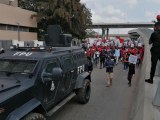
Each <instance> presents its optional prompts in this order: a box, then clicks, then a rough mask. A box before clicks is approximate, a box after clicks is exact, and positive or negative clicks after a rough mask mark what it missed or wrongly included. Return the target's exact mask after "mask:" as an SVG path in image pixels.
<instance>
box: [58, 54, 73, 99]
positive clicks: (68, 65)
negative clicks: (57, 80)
mask: <svg viewBox="0 0 160 120" xmlns="http://www.w3.org/2000/svg"><path fill="white" fill-rule="evenodd" d="M61 60H62V61H63V62H62V69H63V78H62V79H63V80H62V83H61V92H62V94H64V96H65V95H66V94H68V93H69V92H70V91H71V90H72V88H71V84H72V79H73V75H74V72H75V70H74V63H73V59H72V57H71V56H70V55H67V56H63V57H62V58H61Z"/></svg>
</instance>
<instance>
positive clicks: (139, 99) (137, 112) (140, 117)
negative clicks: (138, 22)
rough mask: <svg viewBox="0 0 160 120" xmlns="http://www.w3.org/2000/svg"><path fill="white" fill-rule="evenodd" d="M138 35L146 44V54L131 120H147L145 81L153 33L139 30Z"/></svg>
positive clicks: (147, 74) (147, 75)
mask: <svg viewBox="0 0 160 120" xmlns="http://www.w3.org/2000/svg"><path fill="white" fill-rule="evenodd" d="M136 31H137V33H138V34H139V35H140V36H141V38H142V39H143V40H144V44H145V53H144V60H143V64H142V66H141V68H140V69H139V71H138V73H139V74H138V76H137V79H138V82H137V84H136V90H135V96H134V100H133V101H134V102H133V106H132V110H131V115H130V120H145V114H144V113H145V108H146V104H145V97H146V94H145V93H146V90H145V79H146V78H149V73H150V58H151V56H150V46H149V44H148V40H149V37H150V35H151V33H152V31H145V30H144V29H137V30H136Z"/></svg>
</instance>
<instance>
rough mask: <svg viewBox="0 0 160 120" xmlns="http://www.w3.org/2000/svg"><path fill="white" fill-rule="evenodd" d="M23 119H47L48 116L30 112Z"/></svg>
mask: <svg viewBox="0 0 160 120" xmlns="http://www.w3.org/2000/svg"><path fill="white" fill-rule="evenodd" d="M22 120H46V118H45V117H44V116H43V115H42V114H40V113H30V114H28V115H27V116H26V117H24V118H23V119H22Z"/></svg>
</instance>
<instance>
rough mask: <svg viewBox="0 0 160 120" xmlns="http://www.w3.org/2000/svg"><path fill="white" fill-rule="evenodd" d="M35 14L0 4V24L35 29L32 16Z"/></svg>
mask: <svg viewBox="0 0 160 120" xmlns="http://www.w3.org/2000/svg"><path fill="white" fill-rule="evenodd" d="M36 14H37V13H36V12H32V11H28V10H24V9H21V8H19V7H13V6H8V5H5V4H0V23H1V24H9V25H18V24H19V25H20V26H26V27H35V28H36V27H37V21H36V18H35V17H32V15H36Z"/></svg>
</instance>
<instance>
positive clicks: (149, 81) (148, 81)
mask: <svg viewBox="0 0 160 120" xmlns="http://www.w3.org/2000/svg"><path fill="white" fill-rule="evenodd" d="M145 82H147V83H150V84H153V79H146V80H145Z"/></svg>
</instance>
